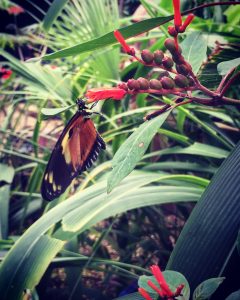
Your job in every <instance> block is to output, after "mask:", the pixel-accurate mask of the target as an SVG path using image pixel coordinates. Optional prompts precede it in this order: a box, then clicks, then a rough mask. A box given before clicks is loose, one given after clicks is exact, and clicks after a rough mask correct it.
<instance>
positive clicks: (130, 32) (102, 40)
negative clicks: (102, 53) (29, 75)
mask: <svg viewBox="0 0 240 300" xmlns="http://www.w3.org/2000/svg"><path fill="white" fill-rule="evenodd" d="M172 19H173V17H172V16H169V17H158V18H152V19H148V20H144V21H141V22H138V23H135V24H133V25H129V26H126V27H123V28H121V29H119V31H120V32H121V33H122V35H123V36H124V38H126V39H127V38H130V37H133V36H136V35H138V34H141V33H143V32H146V31H149V30H151V29H153V28H155V27H157V26H160V25H162V24H165V23H167V22H168V21H170V20H172ZM116 43H117V41H116V39H115V37H114V35H113V31H112V32H109V33H107V34H105V35H103V36H101V37H99V38H96V39H93V40H90V41H88V42H86V43H81V44H77V45H75V46H73V47H69V48H65V49H62V50H59V51H56V52H54V53H51V54H46V55H44V56H43V57H41V59H43V60H47V59H55V58H62V57H67V56H73V55H78V54H80V53H84V52H89V51H93V50H96V49H100V48H104V47H106V46H110V45H113V44H116Z"/></svg>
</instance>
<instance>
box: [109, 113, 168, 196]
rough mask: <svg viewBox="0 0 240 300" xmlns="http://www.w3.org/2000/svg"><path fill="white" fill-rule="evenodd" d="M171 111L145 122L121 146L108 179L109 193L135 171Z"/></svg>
mask: <svg viewBox="0 0 240 300" xmlns="http://www.w3.org/2000/svg"><path fill="white" fill-rule="evenodd" d="M170 111H171V110H169V111H167V112H165V113H163V114H162V115H160V116H158V117H157V118H154V119H152V120H150V121H146V122H144V123H143V124H142V125H140V126H139V128H138V129H137V130H136V131H135V132H134V133H133V134H131V135H130V137H129V138H128V139H127V140H126V141H125V142H124V143H123V144H122V145H121V147H120V148H119V149H118V151H117V153H116V154H115V156H114V158H113V160H112V167H113V170H112V172H111V174H110V176H109V177H108V184H107V192H108V193H110V192H111V191H112V190H113V188H114V187H115V186H117V185H118V183H119V182H121V180H122V179H123V178H124V177H126V176H127V175H128V174H130V173H131V171H132V170H133V169H134V167H135V166H136V164H137V163H138V161H139V160H140V159H141V158H142V157H143V155H144V153H145V152H146V150H147V148H148V146H149V144H150V142H151V141H152V138H153V137H154V135H155V134H156V133H157V131H158V129H159V127H161V126H162V124H163V122H164V121H165V120H166V118H167V117H168V115H169V113H170Z"/></svg>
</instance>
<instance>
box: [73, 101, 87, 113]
mask: <svg viewBox="0 0 240 300" xmlns="http://www.w3.org/2000/svg"><path fill="white" fill-rule="evenodd" d="M76 104H77V105H78V110H80V111H81V110H85V109H87V106H86V102H85V101H84V99H83V98H78V99H77V100H76Z"/></svg>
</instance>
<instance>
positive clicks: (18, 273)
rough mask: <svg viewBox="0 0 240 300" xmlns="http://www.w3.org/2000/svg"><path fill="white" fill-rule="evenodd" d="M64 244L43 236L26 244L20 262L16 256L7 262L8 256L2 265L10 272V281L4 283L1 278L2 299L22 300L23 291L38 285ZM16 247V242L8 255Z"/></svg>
mask: <svg viewBox="0 0 240 300" xmlns="http://www.w3.org/2000/svg"><path fill="white" fill-rule="evenodd" d="M64 244H65V242H63V241H60V240H57V239H53V238H50V237H49V236H46V235H43V236H41V237H39V239H38V241H37V242H36V243H28V248H27V249H26V251H25V252H22V253H21V256H22V257H21V260H19V256H18V255H17V256H15V258H13V257H12V258H11V261H9V256H7V257H6V259H5V260H4V264H7V266H8V268H10V269H11V270H12V271H11V276H10V277H11V281H6V280H5V279H4V278H3V277H4V276H1V278H0V286H1V285H2V284H3V282H4V285H5V288H4V289H2V291H1V297H2V299H15V300H20V299H22V293H23V291H24V289H30V290H32V289H33V288H34V287H35V286H36V285H37V284H38V283H39V281H40V279H41V277H42V275H43V274H44V272H45V271H46V269H47V267H48V265H49V263H50V261H51V260H52V259H53V258H54V257H55V255H56V254H57V253H58V252H59V250H60V249H61V248H62V247H63V245H64ZM17 247H18V241H17V242H16V244H15V245H14V246H13V248H12V249H11V250H10V253H11V252H12V251H14V249H15V248H17ZM10 257H11V256H10ZM19 264H20V265H21V267H20V268H19V267H18V266H19ZM3 268H4V266H3ZM8 270H9V269H6V270H5V272H8ZM5 297H6V298H5Z"/></svg>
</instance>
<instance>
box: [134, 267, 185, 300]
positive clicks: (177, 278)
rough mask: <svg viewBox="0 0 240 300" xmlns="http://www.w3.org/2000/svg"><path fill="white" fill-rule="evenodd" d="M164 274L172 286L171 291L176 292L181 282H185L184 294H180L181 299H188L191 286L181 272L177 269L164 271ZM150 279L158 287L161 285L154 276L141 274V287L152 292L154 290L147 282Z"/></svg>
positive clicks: (170, 286)
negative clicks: (176, 270)
mask: <svg viewBox="0 0 240 300" xmlns="http://www.w3.org/2000/svg"><path fill="white" fill-rule="evenodd" d="M163 276H164V278H165V280H166V282H167V284H168V286H169V288H170V290H171V291H173V292H175V291H176V288H177V287H178V286H179V285H180V284H184V289H183V290H182V294H183V296H179V297H178V299H179V300H188V299H189V297H190V287H189V284H188V281H187V279H186V278H185V277H184V276H183V275H182V274H181V273H179V272H175V271H168V270H167V271H164V272H163ZM148 280H150V281H152V282H153V283H154V284H155V285H156V286H157V287H159V284H158V282H157V280H156V278H155V277H154V276H145V275H143V276H140V278H139V280H138V285H139V287H142V288H144V289H145V290H146V291H147V292H152V293H153V290H152V289H151V288H150V287H149V285H148V284H147V282H148Z"/></svg>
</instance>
